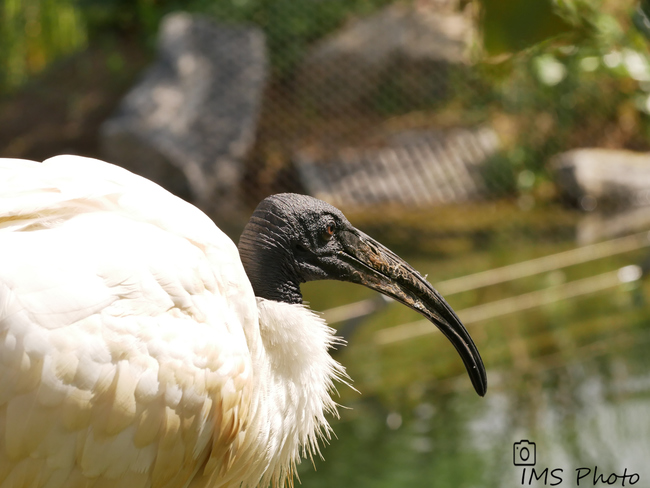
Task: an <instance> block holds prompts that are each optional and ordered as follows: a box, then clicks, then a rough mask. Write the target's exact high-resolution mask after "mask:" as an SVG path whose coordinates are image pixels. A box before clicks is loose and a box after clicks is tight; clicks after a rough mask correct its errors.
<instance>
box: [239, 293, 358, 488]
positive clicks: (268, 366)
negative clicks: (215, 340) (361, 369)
mask: <svg viewBox="0 0 650 488" xmlns="http://www.w3.org/2000/svg"><path fill="white" fill-rule="evenodd" d="M257 302H258V312H259V324H260V337H261V340H262V345H263V347H262V348H261V349H259V350H258V351H257V353H256V354H255V353H254V354H253V362H254V363H253V370H254V371H256V372H257V374H256V378H255V381H256V382H258V384H257V385H255V387H254V389H253V391H255V399H254V400H253V403H254V404H255V406H254V407H253V410H254V411H255V415H254V419H253V420H252V425H251V427H252V429H253V430H257V431H258V432H259V433H260V434H259V440H258V442H257V446H258V448H259V452H260V456H262V457H267V459H266V462H267V468H266V470H265V479H263V482H262V483H261V484H260V486H267V485H268V484H269V483H268V482H269V481H280V483H279V485H280V486H281V485H282V483H281V481H282V479H283V478H284V477H285V476H286V475H287V474H288V473H290V472H291V471H292V470H293V469H292V468H293V467H294V465H295V463H298V462H299V461H300V457H301V454H302V455H305V453H311V454H318V449H319V446H318V444H319V440H320V438H327V439H329V437H330V427H329V424H328V422H327V419H326V418H325V414H326V413H329V414H333V415H336V404H335V402H334V401H333V400H332V398H331V396H330V393H331V390H332V389H333V388H334V385H333V382H334V380H339V381H342V382H344V383H347V381H346V380H348V379H349V378H348V376H347V374H346V373H345V369H344V368H343V367H342V366H341V365H340V364H339V363H338V362H337V361H335V360H334V359H332V357H331V356H330V354H329V352H328V350H329V349H330V348H331V347H332V346H333V345H334V344H336V343H337V342H338V339H337V338H336V337H335V336H334V330H333V329H331V328H330V327H328V326H327V324H326V323H325V322H324V321H323V319H322V318H320V317H319V316H317V315H316V314H314V313H313V312H312V311H311V310H309V309H308V308H307V307H305V306H303V305H298V304H287V303H281V302H277V301H270V300H264V299H259V298H258V300H257ZM288 468H289V469H288Z"/></svg>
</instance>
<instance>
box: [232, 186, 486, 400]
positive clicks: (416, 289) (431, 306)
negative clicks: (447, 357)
mask: <svg viewBox="0 0 650 488" xmlns="http://www.w3.org/2000/svg"><path fill="white" fill-rule="evenodd" d="M239 253H240V256H241V260H242V263H243V265H244V269H245V270H246V274H247V275H248V278H249V280H250V282H251V284H252V286H253V290H254V291H255V295H256V296H258V297H262V298H266V299H269V300H275V301H280V302H286V303H302V294H301V292H300V284H301V283H305V282H307V281H314V280H326V279H330V280H340V281H348V282H352V283H357V284H361V285H364V286H367V287H369V288H372V289H374V290H377V291H379V292H381V293H383V294H385V295H387V296H389V297H391V298H394V299H395V300H397V301H398V302H401V303H403V304H404V305H406V306H408V307H409V308H411V309H413V310H416V311H417V312H419V313H420V314H422V315H424V316H425V317H426V318H427V319H428V320H430V321H431V322H432V323H433V324H435V325H436V327H438V329H440V331H441V332H442V333H443V334H444V335H445V336H446V337H447V338H448V339H449V340H450V341H451V343H452V344H453V345H454V347H455V348H456V350H457V351H458V353H459V354H460V356H461V358H462V360H463V362H464V364H465V367H466V369H467V372H468V374H469V376H470V379H471V381H472V384H473V386H474V389H475V390H476V392H477V393H478V394H479V395H481V396H483V395H485V393H486V391H487V375H486V372H485V367H484V365H483V361H482V359H481V356H480V354H479V352H478V349H477V348H476V346H475V345H474V342H473V341H472V338H471V337H470V335H469V333H468V332H467V330H466V329H465V327H464V326H463V324H462V323H461V321H460V319H459V318H458V316H457V315H456V313H455V312H454V311H453V310H452V308H451V307H450V306H449V304H448V303H447V302H446V301H445V299H444V298H443V297H442V296H441V295H440V294H439V293H438V292H437V291H436V290H435V289H434V288H433V286H431V284H430V283H429V282H428V281H427V280H426V279H425V278H424V277H423V276H422V275H420V274H419V273H418V272H417V271H416V270H415V269H413V267H411V266H410V265H409V264H408V263H407V262H406V261H404V260H403V259H402V258H400V257H399V256H397V255H396V254H395V253H393V252H392V251H390V250H389V249H388V248H386V247H385V246H383V245H382V244H380V243H379V242H377V241H376V240H374V239H372V238H371V237H369V236H367V235H366V234H364V233H363V232H361V231H360V230H358V229H356V228H355V227H354V226H352V224H350V222H349V221H348V220H347V219H346V218H345V216H344V215H343V213H341V211H340V210H338V209H337V208H335V207H333V206H331V205H329V204H327V203H325V202H323V201H321V200H318V199H316V198H312V197H309V196H305V195H297V194H292V193H283V194H278V195H272V196H270V197H268V198H266V199H265V200H263V201H262V202H261V203H260V204H259V205H258V207H257V209H256V210H255V212H254V213H253V215H252V217H251V219H250V221H249V222H248V224H247V225H246V227H245V229H244V232H243V233H242V235H241V238H240V240H239Z"/></svg>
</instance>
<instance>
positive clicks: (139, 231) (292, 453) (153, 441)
mask: <svg viewBox="0 0 650 488" xmlns="http://www.w3.org/2000/svg"><path fill="white" fill-rule="evenodd" d="M323 279H333V280H343V281H349V282H352V283H358V284H361V285H365V286H367V287H370V288H372V289H375V290H378V291H379V292H381V293H384V294H386V295H388V296H390V297H392V298H394V299H395V300H397V301H398V302H401V303H403V304H405V305H406V306H408V307H410V308H412V309H414V310H416V311H418V312H419V313H421V314H422V315H424V316H425V317H426V318H428V319H429V320H431V321H432V322H433V323H434V324H435V325H436V326H437V327H438V328H439V329H440V330H441V331H442V333H443V334H444V335H445V336H446V337H447V338H448V339H449V340H450V341H451V343H452V344H453V345H454V346H455V348H456V350H457V351H458V353H459V354H460V356H461V358H462V360H463V362H464V364H465V367H466V369H467V371H468V373H469V376H470V379H471V381H472V384H473V385H474V388H475V389H476V391H477V393H478V394H479V395H484V394H485V392H486V389H487V379H486V373H485V368H484V366H483V363H482V360H481V357H480V355H479V352H478V350H477V348H476V346H475V345H474V343H473V341H472V339H471V338H470V336H469V334H468V332H467V330H466V329H465V328H464V327H463V325H462V324H461V322H460V320H459V319H458V317H457V316H456V314H455V313H454V311H453V310H452V309H451V307H450V306H449V305H448V304H447V302H445V300H444V299H443V298H442V297H441V296H440V295H439V294H438V292H437V291H436V290H435V289H434V288H433V287H432V286H431V285H430V284H429V283H428V282H427V280H426V279H425V278H423V277H422V276H421V275H420V274H418V273H417V272H416V271H415V270H414V269H413V268H412V267H411V266H409V265H408V264H407V263H406V262H405V261H403V260H402V259H400V258H399V257H398V256H397V255H396V254H394V253H393V252H391V251H390V250H388V249H387V248H386V247H384V246H383V245H381V244H380V243H378V242H377V241H375V240H373V239H372V238H370V237H369V236H367V235H366V234H364V233H363V232H361V231H359V230H357V229H356V228H354V227H353V226H352V225H351V224H350V222H348V220H347V219H346V218H345V217H344V216H343V214H342V213H341V212H340V211H339V210H338V209H336V208H334V207H333V206H331V205H329V204H327V203H325V202H323V201H320V200H317V199H315V198H312V197H309V196H304V195H296V194H279V195H273V196H270V197H268V198H266V199H265V200H263V201H262V202H261V203H260V204H259V206H258V207H257V209H256V210H255V212H254V213H253V215H252V217H251V219H250V221H249V222H248V224H247V225H246V227H245V229H244V231H243V233H242V235H241V238H240V240H239V246H236V245H235V244H234V243H233V242H232V241H231V240H230V239H229V238H228V237H227V236H226V235H225V234H224V233H222V232H221V231H220V230H219V229H218V228H217V227H216V226H215V225H214V223H213V222H212V221H211V220H210V219H209V218H208V217H207V216H206V215H205V214H204V213H202V212H201V211H200V210H199V209H197V208H196V207H194V206H192V205H191V204H189V203H187V202H184V201H183V200H181V199H179V198H177V197H175V196H174V195H172V194H171V193H169V192H167V191H166V190H164V189H163V188H161V187H160V186H158V185H156V184H155V183H153V182H151V181H149V180H146V179H144V178H142V177H140V176H137V175H135V174H133V173H130V172H128V171H127V170H125V169H122V168H120V167H118V166H114V165H111V164H109V163H105V162H102V161H99V160H95V159H88V158H82V157H79V156H57V157H54V158H51V159H48V160H46V161H45V162H43V163H39V162H33V161H26V160H16V159H2V160H0V487H1V488H27V487H29V488H202V487H206V488H219V487H256V486H260V487H264V486H268V485H269V484H272V485H273V486H284V485H291V484H292V480H293V476H294V470H295V465H296V463H298V462H299V461H300V459H302V458H303V457H306V456H310V455H312V454H314V453H318V450H319V441H320V440H321V438H322V437H328V436H329V435H330V427H329V425H328V421H327V418H326V416H327V415H328V414H336V404H335V403H334V401H333V400H332V399H331V397H330V392H331V390H332V388H333V384H334V382H335V381H343V382H346V381H347V380H348V378H347V375H346V372H345V370H344V368H343V367H342V366H341V365H340V364H339V363H338V362H336V361H335V360H333V359H332V358H331V356H330V355H329V353H328V350H329V349H330V348H331V347H332V346H333V345H334V344H335V343H336V341H337V338H336V336H335V334H334V331H333V330H332V329H331V328H329V327H328V326H327V325H326V324H325V322H324V321H323V319H322V318H320V316H319V315H316V314H315V313H314V312H312V311H311V310H310V309H309V308H307V307H306V306H305V305H304V304H303V302H302V295H301V291H300V285H301V283H304V282H307V281H311V280H323Z"/></svg>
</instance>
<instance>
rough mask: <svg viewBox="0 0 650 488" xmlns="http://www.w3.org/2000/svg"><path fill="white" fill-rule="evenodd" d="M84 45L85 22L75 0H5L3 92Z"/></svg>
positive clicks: (1, 16)
mask: <svg viewBox="0 0 650 488" xmlns="http://www.w3.org/2000/svg"><path fill="white" fill-rule="evenodd" d="M85 43H86V32H85V25H84V20H83V18H82V17H81V15H80V14H79V11H78V10H77V8H76V6H75V4H74V0H39V1H28V2H25V1H21V0H3V1H2V2H0V53H1V54H2V56H1V57H0V59H2V62H3V64H4V66H3V67H2V69H0V91H3V90H7V89H11V88H14V87H16V86H18V85H20V84H21V83H23V82H24V81H26V80H27V79H28V77H29V76H30V75H32V74H34V73H37V72H38V71H40V70H41V69H43V68H44V67H45V66H46V65H47V64H48V63H50V62H51V61H52V60H54V59H56V58H58V57H60V56H61V55H64V54H67V53H70V52H72V51H74V50H76V49H79V48H81V47H83V46H84V45H85Z"/></svg>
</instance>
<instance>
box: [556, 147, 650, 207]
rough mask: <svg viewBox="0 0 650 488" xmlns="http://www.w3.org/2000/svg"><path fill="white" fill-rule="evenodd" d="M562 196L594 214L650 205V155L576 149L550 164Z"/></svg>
mask: <svg viewBox="0 0 650 488" xmlns="http://www.w3.org/2000/svg"><path fill="white" fill-rule="evenodd" d="M550 168H551V170H552V172H553V174H554V177H555V182H556V185H557V187H558V189H559V191H560V193H561V194H562V196H563V197H564V198H565V199H566V200H568V201H570V202H572V203H574V204H575V205H577V206H579V207H581V208H582V209H583V210H587V211H591V210H595V209H596V208H598V209H601V210H611V209H623V208H629V207H635V206H646V205H650V153H637V152H632V151H625V150H618V149H617V150H614V149H598V148H588V149H575V150H572V151H567V152H564V153H561V154H559V155H557V156H555V157H554V158H553V159H552V160H551V163H550Z"/></svg>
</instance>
